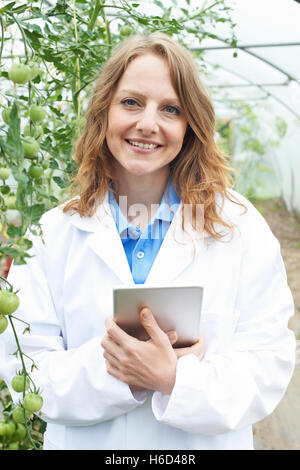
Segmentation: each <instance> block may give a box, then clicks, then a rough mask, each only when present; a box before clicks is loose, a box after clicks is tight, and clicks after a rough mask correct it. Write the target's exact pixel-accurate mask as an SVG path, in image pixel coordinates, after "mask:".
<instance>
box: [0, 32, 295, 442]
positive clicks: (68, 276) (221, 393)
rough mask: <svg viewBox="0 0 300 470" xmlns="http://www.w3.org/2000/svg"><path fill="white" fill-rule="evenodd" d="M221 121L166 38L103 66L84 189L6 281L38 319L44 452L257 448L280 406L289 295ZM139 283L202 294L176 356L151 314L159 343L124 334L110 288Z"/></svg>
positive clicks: (289, 343) (289, 354)
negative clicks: (235, 171)
mask: <svg viewBox="0 0 300 470" xmlns="http://www.w3.org/2000/svg"><path fill="white" fill-rule="evenodd" d="M214 126H215V123H214V111H213V107H212V104H211V101H210V99H209V97H208V95H207V93H206V92H205V90H204V88H203V85H202V84H201V82H200V80H199V77H198V72H197V69H196V66H195V64H194V62H193V59H192V58H191V55H190V54H189V52H188V51H186V50H185V48H183V47H182V46H180V45H179V44H177V43H176V42H174V41H173V40H172V39H170V38H168V37H167V36H165V35H164V34H160V33H153V34H150V35H149V36H147V37H144V36H132V37H131V38H129V39H128V40H126V41H125V42H124V43H122V44H121V46H120V47H119V48H118V49H117V50H116V51H115V53H114V54H113V55H112V57H111V58H110V60H109V61H108V62H107V63H106V64H105V66H104V67H103V70H102V72H101V74H100V77H99V80H98V82H97V84H96V86H95V89H94V93H93V95H92V97H91V100H90V103H89V106H88V110H87V121H86V127H85V130H84V133H83V135H82V136H81V138H80V139H79V141H78V143H77V145H76V158H77V161H78V163H79V172H78V175H77V177H76V179H75V181H74V187H75V188H76V189H77V191H78V192H79V194H78V196H76V197H75V198H72V199H71V200H69V201H68V202H67V203H66V204H64V205H63V206H62V207H58V208H55V209H52V210H50V211H49V212H47V213H46V214H44V215H43V217H42V219H41V223H42V227H43V239H44V243H43V242H42V240H41V239H40V238H39V237H33V248H32V252H31V254H32V255H33V257H32V258H30V259H29V260H28V262H27V265H24V266H13V267H12V269H11V271H10V275H9V280H10V282H11V283H12V284H13V285H14V287H15V288H20V289H21V290H20V293H19V295H20V297H21V304H20V307H19V311H18V312H16V315H17V316H20V317H22V318H23V319H24V320H26V321H28V322H29V323H30V324H31V330H32V333H31V335H30V336H29V335H24V336H23V337H22V344H23V347H24V349H25V351H26V354H28V355H29V356H31V357H32V358H33V359H34V360H35V362H36V364H37V365H38V369H35V370H34V372H33V374H32V376H33V379H34V381H35V383H36V385H37V386H39V387H40V388H41V391H42V395H43V397H44V406H43V409H42V411H43V418H44V420H45V421H47V423H48V424H47V431H46V433H45V445H44V448H45V449H190V450H195V449H216V450H217V449H253V436H252V424H253V423H255V422H257V421H259V420H261V419H263V418H264V417H266V416H267V415H268V414H270V413H271V412H272V411H273V410H274V408H275V407H276V406H277V405H278V403H279V402H280V400H281V398H282V396H283V394H284V392H285V390H286V388H287V386H288V383H289V381H290V379H291V376H292V373H293V368H294V357H295V337H294V334H293V333H292V331H290V330H289V329H288V327H287V322H288V319H289V318H290V317H291V315H292V314H293V300H292V296H291V293H290V290H289V288H288V285H287V281H286V274H285V269H284V265H283V262H282V258H281V255H280V247H279V243H278V241H277V239H276V238H275V237H274V236H273V234H272V233H271V231H270V229H269V227H268V225H267V224H266V222H265V221H264V219H263V218H262V216H261V215H260V214H259V213H258V212H257V211H256V209H255V208H254V207H253V206H252V205H251V204H250V202H248V201H247V200H246V199H245V198H244V197H242V196H241V195H239V194H238V193H236V192H235V191H233V190H232V189H229V188H230V186H231V185H232V183H231V180H230V178H229V174H230V173H229V171H230V168H229V167H228V165H227V162H226V158H225V156H224V155H223V154H222V153H221V152H220V150H218V148H217V147H216V145H215V142H214V129H215V127H214ZM124 200H125V201H126V203H127V207H126V205H125V207H124V204H123V202H124ZM199 206H200V207H202V209H203V211H202V215H203V218H201V217H200V216H199V212H197V210H196V209H197V207H199ZM185 207H192V212H191V213H190V214H191V216H190V218H188V217H185V211H184V210H183V209H185ZM132 208H133V209H132ZM197 214H198V215H197ZM186 222H187V223H186ZM199 222H200V223H199ZM150 233H151V236H148V235H149V234H150ZM135 283H136V284H143V283H144V284H145V285H162V284H170V285H172V284H177V283H178V284H187V285H188V284H198V285H202V286H203V287H204V299H203V309H202V316H201V336H200V338H199V340H198V342H197V343H196V344H195V345H193V346H191V347H190V348H183V349H181V350H180V349H174V348H173V345H174V344H175V342H176V332H174V331H170V332H163V331H162V330H161V329H160V328H159V327H158V325H157V323H156V321H155V318H154V316H153V314H152V312H150V311H149V310H148V312H147V309H144V310H143V311H142V312H141V322H142V324H143V326H144V328H145V329H146V330H147V331H148V333H149V336H150V340H148V341H147V342H142V341H139V340H137V339H135V338H133V337H131V336H129V335H127V334H126V333H125V332H124V331H123V330H121V329H120V328H119V327H118V326H117V325H116V324H115V323H114V321H113V319H112V289H113V287H114V286H116V285H118V284H123V285H124V284H125V285H126V284H128V285H133V284H135ZM147 313H148V315H147ZM187 321H188V320H187ZM3 336H4V339H5V341H4V345H3V357H2V359H1V370H0V375H2V376H3V378H4V379H5V380H6V381H7V383H8V384H10V380H11V377H12V376H13V375H14V374H15V371H16V369H17V368H18V362H17V359H16V358H15V356H11V355H10V353H11V352H12V351H14V349H15V347H14V344H13V339H12V337H11V333H10V332H9V331H8V332H7V333H5V334H4V335H3ZM12 394H13V396H14V398H15V399H17V397H16V394H14V392H13V391H12Z"/></svg>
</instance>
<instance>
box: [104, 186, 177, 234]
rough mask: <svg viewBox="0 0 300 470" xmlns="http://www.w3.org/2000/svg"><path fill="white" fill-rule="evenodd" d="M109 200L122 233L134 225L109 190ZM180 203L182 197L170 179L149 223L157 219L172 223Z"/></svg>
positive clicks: (119, 230)
mask: <svg viewBox="0 0 300 470" xmlns="http://www.w3.org/2000/svg"><path fill="white" fill-rule="evenodd" d="M108 202H109V205H110V208H111V212H112V215H113V217H114V219H115V222H116V225H117V229H118V232H119V233H120V234H121V233H122V232H123V231H124V230H126V229H128V228H129V227H134V226H133V225H132V224H131V223H130V222H129V221H128V220H127V218H126V217H125V216H124V215H123V213H122V211H121V210H120V208H119V205H118V203H117V201H116V199H115V197H114V194H113V193H112V192H111V191H109V194H108ZM179 205H180V198H179V197H178V196H177V194H176V191H175V189H174V186H173V181H172V180H171V179H169V181H168V183H167V186H166V189H165V191H164V194H163V196H162V199H161V202H160V205H159V208H158V210H157V211H156V213H155V214H154V216H153V217H152V219H151V220H150V222H149V224H150V225H152V224H154V222H155V220H164V221H166V222H168V223H171V221H172V219H173V216H174V214H175V212H176V211H177V209H178V207H179Z"/></svg>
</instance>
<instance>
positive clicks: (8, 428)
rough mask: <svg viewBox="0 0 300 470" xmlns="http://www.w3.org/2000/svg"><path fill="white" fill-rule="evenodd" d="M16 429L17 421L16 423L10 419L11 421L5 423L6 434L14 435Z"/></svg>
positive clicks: (8, 435)
mask: <svg viewBox="0 0 300 470" xmlns="http://www.w3.org/2000/svg"><path fill="white" fill-rule="evenodd" d="M15 430H16V425H15V423H14V422H13V421H12V420H10V421H8V422H7V423H5V435H6V436H7V437H12V435H13V434H14V432H15Z"/></svg>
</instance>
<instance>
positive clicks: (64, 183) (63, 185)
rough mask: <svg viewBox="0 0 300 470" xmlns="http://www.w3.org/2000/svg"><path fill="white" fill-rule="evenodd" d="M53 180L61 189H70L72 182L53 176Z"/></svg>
mask: <svg viewBox="0 0 300 470" xmlns="http://www.w3.org/2000/svg"><path fill="white" fill-rule="evenodd" d="M53 180H54V181H55V183H56V184H57V186H59V187H60V188H62V189H64V188H68V187H69V186H70V181H69V180H66V179H64V178H60V177H59V176H53Z"/></svg>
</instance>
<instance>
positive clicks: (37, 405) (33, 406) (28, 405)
mask: <svg viewBox="0 0 300 470" xmlns="http://www.w3.org/2000/svg"><path fill="white" fill-rule="evenodd" d="M23 406H24V408H25V410H27V411H39V410H40V409H41V408H42V406H43V398H42V397H41V395H39V394H38V393H35V392H33V393H28V394H27V395H25V397H24V400H23Z"/></svg>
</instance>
